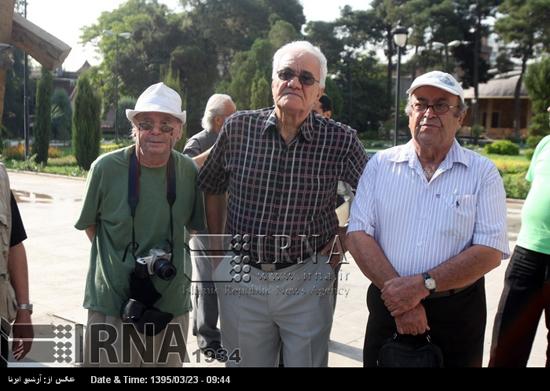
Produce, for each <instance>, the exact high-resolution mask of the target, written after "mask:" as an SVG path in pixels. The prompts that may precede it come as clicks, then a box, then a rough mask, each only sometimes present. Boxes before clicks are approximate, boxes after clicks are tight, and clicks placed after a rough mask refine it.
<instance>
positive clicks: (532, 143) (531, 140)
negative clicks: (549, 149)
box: [525, 136, 542, 149]
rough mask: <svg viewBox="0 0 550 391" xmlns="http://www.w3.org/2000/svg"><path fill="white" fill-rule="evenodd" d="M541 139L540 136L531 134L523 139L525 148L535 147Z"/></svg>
mask: <svg viewBox="0 0 550 391" xmlns="http://www.w3.org/2000/svg"><path fill="white" fill-rule="evenodd" d="M540 140H542V136H531V137H528V138H527V140H526V141H525V145H526V146H527V148H531V149H535V148H536V147H537V145H538V143H539V142H540Z"/></svg>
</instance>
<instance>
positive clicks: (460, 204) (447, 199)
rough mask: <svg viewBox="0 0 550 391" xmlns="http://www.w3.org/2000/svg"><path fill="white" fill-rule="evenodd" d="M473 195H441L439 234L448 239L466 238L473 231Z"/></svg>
mask: <svg viewBox="0 0 550 391" xmlns="http://www.w3.org/2000/svg"><path fill="white" fill-rule="evenodd" d="M476 199H477V198H476V196H475V195H451V194H449V195H442V197H441V202H440V203H439V211H438V217H437V218H438V221H439V233H440V234H442V235H445V236H449V237H456V238H468V237H471V236H472V234H473V231H474V224H475V216H476Z"/></svg>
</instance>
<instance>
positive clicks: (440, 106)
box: [411, 102, 459, 114]
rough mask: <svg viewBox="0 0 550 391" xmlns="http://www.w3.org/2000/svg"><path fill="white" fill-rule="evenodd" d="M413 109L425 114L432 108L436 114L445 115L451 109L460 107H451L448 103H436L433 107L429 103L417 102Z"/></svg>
mask: <svg viewBox="0 0 550 391" xmlns="http://www.w3.org/2000/svg"><path fill="white" fill-rule="evenodd" d="M411 107H412V109H413V111H415V112H417V113H423V112H425V111H426V110H428V109H429V108H430V107H431V108H432V109H433V110H434V111H435V112H436V113H439V114H444V113H446V112H448V111H449V110H450V109H452V108H454V107H459V106H453V105H449V104H447V103H435V104H433V105H429V104H427V103H421V102H417V103H414V104H412V105H411Z"/></svg>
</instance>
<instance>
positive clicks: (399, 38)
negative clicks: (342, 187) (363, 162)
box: [392, 21, 408, 146]
mask: <svg viewBox="0 0 550 391" xmlns="http://www.w3.org/2000/svg"><path fill="white" fill-rule="evenodd" d="M392 35H393V40H394V42H395V44H396V45H397V75H396V86H395V128H394V133H393V145H394V146H396V145H397V142H398V141H397V140H398V133H399V95H400V89H401V48H402V47H403V46H405V44H406V43H407V35H408V31H407V29H406V28H405V27H403V26H401V21H399V22H398V23H397V27H396V28H394V29H393V30H392Z"/></svg>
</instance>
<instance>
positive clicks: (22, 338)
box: [12, 310, 34, 361]
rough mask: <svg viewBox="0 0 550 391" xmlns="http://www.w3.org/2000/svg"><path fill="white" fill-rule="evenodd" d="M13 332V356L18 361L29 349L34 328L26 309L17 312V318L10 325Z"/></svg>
mask: <svg viewBox="0 0 550 391" xmlns="http://www.w3.org/2000/svg"><path fill="white" fill-rule="evenodd" d="M12 334H13V345H12V351H13V357H14V358H15V359H16V360H17V361H19V360H21V359H23V357H25V356H26V355H27V353H28V352H29V351H30V350H31V346H32V340H33V338H34V330H33V328H32V323H31V316H30V314H29V312H28V311H27V310H20V311H18V312H17V318H16V319H15V322H14V324H13V326H12Z"/></svg>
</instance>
